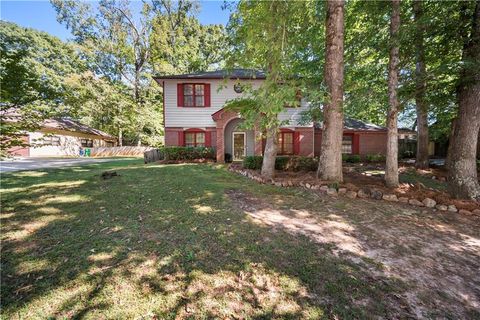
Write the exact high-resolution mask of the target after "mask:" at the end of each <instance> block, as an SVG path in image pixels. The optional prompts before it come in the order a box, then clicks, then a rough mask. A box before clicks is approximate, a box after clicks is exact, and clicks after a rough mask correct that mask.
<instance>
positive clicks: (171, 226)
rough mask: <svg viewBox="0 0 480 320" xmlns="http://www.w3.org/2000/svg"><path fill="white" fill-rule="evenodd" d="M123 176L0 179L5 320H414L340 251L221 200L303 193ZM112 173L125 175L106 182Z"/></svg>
mask: <svg viewBox="0 0 480 320" xmlns="http://www.w3.org/2000/svg"><path fill="white" fill-rule="evenodd" d="M127 165H128V163H118V162H117V163H113V164H96V165H88V166H82V167H78V168H75V167H70V168H67V169H63V170H56V171H55V170H48V171H46V172H47V175H43V176H36V177H33V176H32V177H28V176H25V175H23V176H16V175H15V174H12V175H9V176H7V177H4V180H5V183H4V184H3V188H4V189H5V190H6V191H7V192H6V193H5V195H4V196H3V200H2V202H3V203H2V204H3V206H4V210H3V212H2V231H3V232H2V247H3V248H2V266H3V267H2V270H1V272H2V277H1V281H2V292H1V295H2V310H3V311H2V313H3V314H4V315H6V316H14V315H16V316H18V317H20V318H21V317H43V318H45V317H49V316H54V317H55V316H58V317H69V318H78V319H80V318H84V317H90V318H95V317H98V316H100V315H102V316H104V317H106V318H129V317H139V316H145V317H155V316H156V317H160V318H162V319H163V318H188V317H196V318H218V317H234V316H235V317H239V318H242V317H247V318H253V319H269V318H292V319H293V318H295V319H296V318H313V319H315V318H322V317H323V318H331V317H340V318H342V319H343V318H371V317H375V316H378V317H386V318H397V317H408V316H412V311H411V310H409V308H408V304H407V302H406V301H405V300H404V298H402V294H403V292H404V290H405V285H404V284H402V283H401V281H399V280H398V279H396V278H392V277H389V276H386V275H384V274H382V273H380V272H378V273H374V272H371V266H369V265H365V266H364V265H362V263H353V262H352V261H353V260H355V259H352V255H353V254H350V256H349V257H343V256H342V255H338V254H336V253H335V252H334V249H335V248H336V245H335V243H328V242H326V243H319V242H315V241H312V237H310V236H309V235H308V234H302V233H296V232H290V231H289V230H288V229H287V228H282V227H276V228H272V227H271V226H268V225H265V224H259V223H257V222H255V221H254V220H252V218H251V217H250V216H249V215H248V213H247V211H248V208H246V209H245V208H241V207H240V208H239V207H238V206H236V205H234V203H232V200H231V198H230V197H229V195H228V193H229V192H230V191H231V190H239V191H241V192H243V193H245V194H254V195H255V196H256V197H260V198H265V199H271V200H272V201H276V202H277V204H278V205H280V206H282V201H283V200H282V199H283V198H284V197H292V196H296V195H297V194H301V192H300V191H298V190H296V189H291V190H285V189H278V188H276V187H273V186H263V185H255V184H253V183H251V182H250V181H248V180H247V179H245V178H243V177H238V176H233V175H231V174H230V173H228V172H226V171H225V170H223V169H221V168H215V166H207V165H175V166H156V165H153V166H127ZM109 168H115V169H116V170H117V172H118V173H119V174H120V176H119V177H115V178H113V179H111V180H101V179H100V177H99V174H100V173H101V172H102V171H103V170H105V169H109ZM85 170H87V171H85ZM24 174H25V173H24ZM79 181H81V183H79ZM49 183H50V184H49ZM54 183H56V184H54ZM13 188H17V189H18V190H17V189H16V190H17V191H18V192H10V193H9V192H8V190H9V189H13ZM62 197H63V198H64V200H63V201H55V199H56V200H59V199H62ZM46 199H53V200H51V201H47V202H46V201H45V200H46ZM266 209H268V208H266ZM347 233H348V232H347ZM353 258H355V257H353ZM356 258H357V259H356V260H358V261H362V257H361V256H360V255H359V256H357V257H356ZM374 274H375V275H374Z"/></svg>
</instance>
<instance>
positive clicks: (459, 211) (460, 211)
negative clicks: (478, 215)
mask: <svg viewBox="0 0 480 320" xmlns="http://www.w3.org/2000/svg"><path fill="white" fill-rule="evenodd" d="M458 213H460V214H466V215H471V214H472V212H470V211H468V210H465V209H460V210H458Z"/></svg>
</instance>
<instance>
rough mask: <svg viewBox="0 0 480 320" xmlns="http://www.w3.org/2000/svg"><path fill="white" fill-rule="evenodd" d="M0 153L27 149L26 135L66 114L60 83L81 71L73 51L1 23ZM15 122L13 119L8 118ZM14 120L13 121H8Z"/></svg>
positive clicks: (56, 41)
mask: <svg viewBox="0 0 480 320" xmlns="http://www.w3.org/2000/svg"><path fill="white" fill-rule="evenodd" d="M0 30H1V31H0V65H1V67H0V82H1V88H0V96H1V101H0V116H1V123H0V135H1V139H0V140H1V143H0V149H1V150H2V151H4V150H8V149H9V148H10V147H13V146H22V145H25V142H24V140H23V139H22V138H23V136H24V133H25V132H27V131H33V130H35V129H38V128H39V126H40V124H41V123H42V120H44V119H45V118H47V117H54V116H60V115H64V114H66V113H68V112H69V111H70V109H69V107H68V106H67V105H66V104H65V101H64V95H65V94H66V93H67V92H69V91H70V90H71V88H70V87H69V86H68V84H66V83H65V82H64V79H65V78H66V77H68V76H69V75H71V74H75V73H77V72H82V71H83V70H85V68H86V66H85V64H84V63H83V62H82V61H81V60H80V57H79V56H78V54H77V52H76V50H75V48H74V46H72V45H70V44H65V43H63V42H62V41H61V40H60V39H58V38H56V37H53V36H51V35H49V34H47V33H45V32H40V31H36V30H34V29H30V28H22V27H19V26H18V25H16V24H14V23H10V22H4V21H0ZM12 116H13V117H14V118H15V119H12V118H11V117H12ZM12 120H14V121H12Z"/></svg>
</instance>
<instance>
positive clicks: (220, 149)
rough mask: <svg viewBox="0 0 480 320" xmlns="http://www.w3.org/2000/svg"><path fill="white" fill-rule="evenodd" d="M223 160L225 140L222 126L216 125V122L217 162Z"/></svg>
mask: <svg viewBox="0 0 480 320" xmlns="http://www.w3.org/2000/svg"><path fill="white" fill-rule="evenodd" d="M224 162H225V141H224V133H223V127H220V128H219V127H218V122H217V163H224Z"/></svg>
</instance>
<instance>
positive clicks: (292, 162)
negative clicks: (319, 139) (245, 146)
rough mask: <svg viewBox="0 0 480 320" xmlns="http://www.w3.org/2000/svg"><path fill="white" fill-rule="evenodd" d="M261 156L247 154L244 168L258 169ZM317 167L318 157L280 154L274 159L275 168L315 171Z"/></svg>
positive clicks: (261, 159)
mask: <svg viewBox="0 0 480 320" xmlns="http://www.w3.org/2000/svg"><path fill="white" fill-rule="evenodd" d="M262 162H263V157H262V156H248V157H245V159H244V160H243V167H244V168H245V169H252V170H259V169H261V168H262ZM317 167H318V159H316V158H310V157H299V156H295V157H288V156H280V157H277V158H276V159H275V170H281V171H315V170H317Z"/></svg>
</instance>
